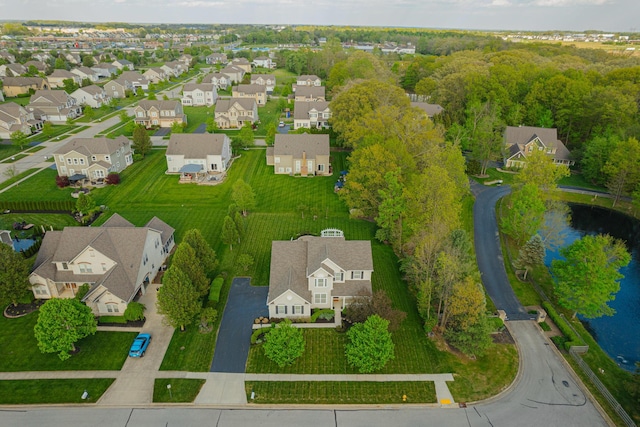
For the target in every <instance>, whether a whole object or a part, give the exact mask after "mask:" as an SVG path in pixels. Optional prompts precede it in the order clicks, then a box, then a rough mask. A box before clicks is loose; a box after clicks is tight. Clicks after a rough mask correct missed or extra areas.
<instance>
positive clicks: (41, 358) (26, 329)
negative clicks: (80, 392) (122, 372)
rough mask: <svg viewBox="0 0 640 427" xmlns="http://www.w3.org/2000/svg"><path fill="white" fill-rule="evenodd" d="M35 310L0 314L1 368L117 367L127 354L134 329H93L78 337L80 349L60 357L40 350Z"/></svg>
mask: <svg viewBox="0 0 640 427" xmlns="http://www.w3.org/2000/svg"><path fill="white" fill-rule="evenodd" d="M37 319H38V313H37V312H35V313H31V314H29V315H27V316H24V317H20V318H17V319H7V318H5V317H4V316H0V331H2V332H1V333H0V372H18V371H72V370H118V369H120V368H121V367H122V364H123V363H124V361H125V359H126V358H127V354H128V350H129V347H130V346H131V343H132V342H133V339H134V338H135V336H136V333H134V332H96V334H95V335H91V336H88V337H87V338H84V339H82V340H80V341H79V342H78V343H77V346H78V347H79V348H80V352H79V353H78V354H76V355H73V356H71V358H69V359H67V360H65V361H62V360H60V358H59V357H58V355H57V354H55V353H46V354H43V353H41V352H40V350H39V349H38V344H37V341H36V339H35V337H34V336H33V327H34V326H35V324H36V321H37Z"/></svg>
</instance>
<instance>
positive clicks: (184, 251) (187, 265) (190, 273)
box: [171, 241, 210, 297]
mask: <svg viewBox="0 0 640 427" xmlns="http://www.w3.org/2000/svg"><path fill="white" fill-rule="evenodd" d="M171 266H172V267H174V266H175V267H176V268H179V269H180V270H182V272H183V273H185V274H186V275H187V277H188V278H189V281H191V283H192V284H193V286H194V287H195V288H196V290H197V291H198V292H199V293H200V296H201V297H202V296H205V295H207V294H208V293H209V285H210V281H209V279H208V278H207V275H206V273H205V271H204V268H203V266H202V263H201V262H200V259H199V258H198V256H197V254H196V251H195V250H194V249H193V248H192V247H191V246H190V245H189V244H188V243H187V242H185V241H182V242H181V243H180V244H179V245H178V247H177V248H176V251H175V253H174V254H173V257H172V258H171Z"/></svg>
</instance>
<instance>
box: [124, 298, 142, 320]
mask: <svg viewBox="0 0 640 427" xmlns="http://www.w3.org/2000/svg"><path fill="white" fill-rule="evenodd" d="M145 308H146V307H145V306H144V304H142V303H139V302H135V301H132V302H130V303H129V304H128V305H127V309H126V310H125V311H124V318H125V319H126V320H128V321H129V322H135V321H136V320H142V319H144V310H145Z"/></svg>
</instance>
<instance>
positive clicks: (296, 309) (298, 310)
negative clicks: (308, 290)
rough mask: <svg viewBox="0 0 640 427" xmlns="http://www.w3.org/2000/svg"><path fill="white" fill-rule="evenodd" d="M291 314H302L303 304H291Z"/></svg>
mask: <svg viewBox="0 0 640 427" xmlns="http://www.w3.org/2000/svg"><path fill="white" fill-rule="evenodd" d="M291 314H304V306H302V305H294V306H293V313H291Z"/></svg>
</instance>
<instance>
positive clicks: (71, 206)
mask: <svg viewBox="0 0 640 427" xmlns="http://www.w3.org/2000/svg"><path fill="white" fill-rule="evenodd" d="M75 207H76V203H75V200H57V201H53V200H49V201H46V200H44V201H43V200H38V201H24V200H19V201H13V202H5V201H3V202H0V210H3V211H4V210H7V209H9V210H11V211H28V212H36V211H39V212H71V211H73V210H75Z"/></svg>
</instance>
